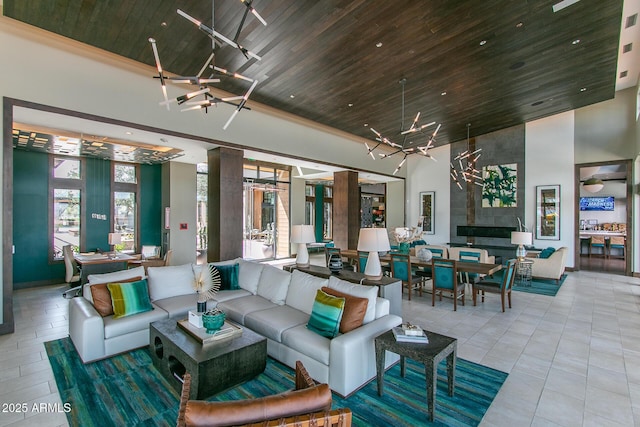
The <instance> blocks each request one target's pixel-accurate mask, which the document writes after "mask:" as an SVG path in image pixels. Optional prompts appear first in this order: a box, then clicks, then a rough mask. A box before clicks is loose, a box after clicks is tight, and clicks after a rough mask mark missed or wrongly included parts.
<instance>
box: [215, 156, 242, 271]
mask: <svg viewBox="0 0 640 427" xmlns="http://www.w3.org/2000/svg"><path fill="white" fill-rule="evenodd" d="M208 162H209V206H208V217H209V219H208V221H209V230H208V238H209V247H208V249H207V260H208V261H209V262H213V261H224V260H228V259H233V258H237V257H241V256H242V215H243V214H242V212H243V208H242V172H243V169H242V168H243V152H242V151H241V150H234V149H232V148H226V147H219V148H215V149H213V150H209V152H208Z"/></svg>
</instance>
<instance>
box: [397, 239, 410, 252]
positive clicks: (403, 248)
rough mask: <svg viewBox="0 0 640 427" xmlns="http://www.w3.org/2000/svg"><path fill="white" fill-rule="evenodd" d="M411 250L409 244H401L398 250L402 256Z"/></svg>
mask: <svg viewBox="0 0 640 427" xmlns="http://www.w3.org/2000/svg"><path fill="white" fill-rule="evenodd" d="M409 249H410V246H409V243H408V242H400V245H399V248H398V250H399V251H400V253H401V254H408V253H409Z"/></svg>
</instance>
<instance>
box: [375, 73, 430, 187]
mask: <svg viewBox="0 0 640 427" xmlns="http://www.w3.org/2000/svg"><path fill="white" fill-rule="evenodd" d="M399 83H400V84H401V85H402V117H401V121H400V137H401V138H402V142H401V143H396V142H393V141H391V140H390V139H389V138H386V137H384V136H382V135H381V134H380V132H378V131H377V130H375V129H374V128H370V129H371V132H373V133H374V134H375V135H376V141H377V144H376V145H375V146H373V147H370V146H369V144H367V143H366V142H365V143H364V145H365V147H367V154H369V155H370V156H371V158H372V159H373V160H375V159H376V156H375V155H374V154H373V151H374V150H375V149H376V148H378V147H379V146H380V145H383V144H384V145H388V146H390V147H393V148H395V149H396V151H394V152H391V153H379V156H380V158H381V159H385V158H387V157H391V156H393V155H395V154H400V153H402V154H404V156H403V158H402V160H401V161H400V163H399V164H398V166H397V167H396V169H395V170H394V171H393V174H394V175H395V174H397V173H398V171H399V170H400V168H402V166H404V164H405V163H406V161H407V157H408V156H409V155H410V154H419V155H422V156H425V157H428V158H430V159H431V160H433V161H436V159H435V157H433V156H432V155H431V154H430V153H428V150H429V149H430V148H432V147H433V145H434V143H435V140H436V135H437V134H438V131H439V130H440V126H441V124H438V126H437V127H436V129H435V131H433V133H432V134H431V135H427V134H426V133H425V132H424V131H425V129H427V128H429V127H431V126H434V125H435V124H436V122H430V123H427V124H424V125H418V121H419V120H420V112H419V111H418V114H416V117H415V118H414V119H413V122H412V123H411V126H410V127H409V129H404V86H405V85H406V83H407V79H402V80H400V81H399ZM413 134H422V135H426V136H427V139H426V141H425V140H424V139H421V140H418V141H410V137H411V135H413Z"/></svg>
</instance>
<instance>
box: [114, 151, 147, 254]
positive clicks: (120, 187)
mask: <svg viewBox="0 0 640 427" xmlns="http://www.w3.org/2000/svg"><path fill="white" fill-rule="evenodd" d="M116 165H125V166H132V165H133V166H134V167H135V170H136V173H135V175H136V182H135V184H134V183H128V182H116V176H115V175H116ZM140 174H141V172H140V164H139V163H129V162H116V161H111V178H110V181H111V191H110V195H109V196H110V199H111V202H110V204H111V210H110V212H111V214H110V215H109V217H110V224H109V230H110V232H111V233H114V232H115V231H114V227H115V216H116V215H115V214H116V201H115V193H134V194H135V201H136V209H135V213H134V217H135V221H136V228H135V231H134V233H133V252H134V253H140V250H141V247H142V245H141V244H140V203H141V200H142V197H141V195H140Z"/></svg>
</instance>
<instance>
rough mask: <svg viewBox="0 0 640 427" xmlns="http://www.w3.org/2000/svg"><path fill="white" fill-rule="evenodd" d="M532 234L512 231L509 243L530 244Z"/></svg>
mask: <svg viewBox="0 0 640 427" xmlns="http://www.w3.org/2000/svg"><path fill="white" fill-rule="evenodd" d="M532 237H533V235H532V234H531V233H529V232H526V231H512V232H511V243H513V244H514V245H530V244H531V239H532Z"/></svg>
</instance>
